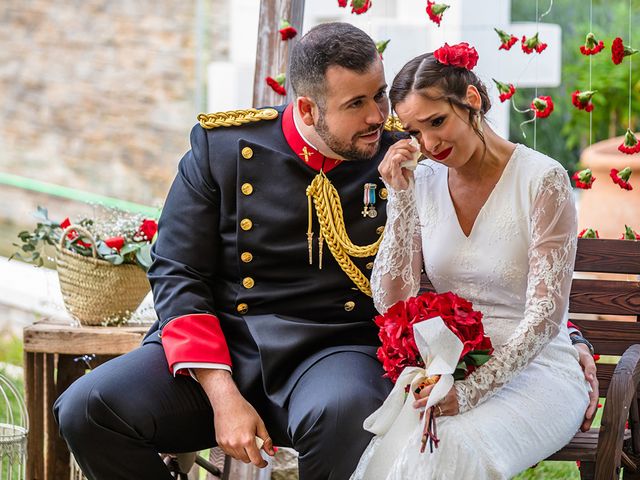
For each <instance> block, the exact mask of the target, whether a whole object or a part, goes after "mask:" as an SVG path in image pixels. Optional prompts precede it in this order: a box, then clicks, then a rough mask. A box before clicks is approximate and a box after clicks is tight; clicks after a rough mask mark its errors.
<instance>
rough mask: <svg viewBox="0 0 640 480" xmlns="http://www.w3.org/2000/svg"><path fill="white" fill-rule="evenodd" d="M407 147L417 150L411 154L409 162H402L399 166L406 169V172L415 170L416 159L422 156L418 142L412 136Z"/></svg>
mask: <svg viewBox="0 0 640 480" xmlns="http://www.w3.org/2000/svg"><path fill="white" fill-rule="evenodd" d="M409 145H413V146H414V147H415V148H416V149H417V150H416V151H415V152H414V153H413V158H412V159H411V160H407V161H406V162H402V163H401V164H400V166H401V167H402V168H406V169H407V170H415V169H416V167H417V166H418V159H419V158H420V157H421V156H422V154H421V153H420V142H418V140H417V139H416V137H414V136H413V135H412V136H411V141H410V142H409Z"/></svg>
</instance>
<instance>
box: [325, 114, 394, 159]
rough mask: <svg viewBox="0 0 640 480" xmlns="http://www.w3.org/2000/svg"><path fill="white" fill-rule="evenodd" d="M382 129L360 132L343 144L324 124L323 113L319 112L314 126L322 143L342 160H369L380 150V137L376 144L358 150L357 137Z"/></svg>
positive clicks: (378, 127) (379, 126)
mask: <svg viewBox="0 0 640 480" xmlns="http://www.w3.org/2000/svg"><path fill="white" fill-rule="evenodd" d="M381 128H382V124H381V125H378V126H377V127H375V128H370V129H369V130H365V131H362V132H358V133H356V134H355V135H354V136H353V137H352V138H351V142H350V143H349V142H345V141H343V140H340V139H339V138H338V137H336V136H335V135H334V134H333V133H331V130H330V129H329V125H328V124H327V122H326V119H325V115H324V112H322V111H320V115H319V117H318V123H317V124H316V125H315V130H316V132H317V133H318V135H320V138H322V141H323V142H324V143H325V144H326V145H327V147H329V148H330V149H331V150H332V151H334V152H335V153H337V154H338V155H340V156H341V157H342V158H344V159H346V160H356V161H358V160H360V161H364V160H371V159H372V158H373V157H374V156H375V155H376V154H377V153H378V151H379V150H380V143H381V142H382V136H380V138H379V139H378V141H377V142H375V143H372V144H371V145H370V146H369V147H367V148H358V147H357V145H356V142H357V141H358V137H360V136H361V135H363V134H367V133H373V132H375V131H377V130H380V129H381Z"/></svg>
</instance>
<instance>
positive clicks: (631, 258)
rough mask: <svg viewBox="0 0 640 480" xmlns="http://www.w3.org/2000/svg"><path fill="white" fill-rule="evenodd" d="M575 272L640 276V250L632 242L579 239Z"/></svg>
mask: <svg viewBox="0 0 640 480" xmlns="http://www.w3.org/2000/svg"><path fill="white" fill-rule="evenodd" d="M575 271H576V272H602V273H631V274H640V249H639V248H638V245H636V244H635V242H632V241H624V240H611V239H587V238H579V239H578V253H577V255H576V264H575Z"/></svg>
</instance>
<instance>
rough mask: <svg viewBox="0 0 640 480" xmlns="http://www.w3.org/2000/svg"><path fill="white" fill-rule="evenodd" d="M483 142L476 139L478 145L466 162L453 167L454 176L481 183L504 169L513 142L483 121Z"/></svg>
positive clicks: (511, 150) (513, 145)
mask: <svg viewBox="0 0 640 480" xmlns="http://www.w3.org/2000/svg"><path fill="white" fill-rule="evenodd" d="M483 133H484V144H483V143H482V141H480V139H478V147H477V148H476V150H475V151H474V152H473V154H472V155H471V158H470V159H469V161H468V162H466V163H465V164H464V165H462V166H461V167H459V168H454V169H453V170H454V171H455V176H456V177H458V178H460V179H462V180H465V181H468V182H471V183H481V182H483V181H484V180H486V179H487V178H489V179H492V178H494V177H495V176H496V174H499V173H501V172H502V170H504V167H505V166H506V165H507V163H508V162H509V158H510V157H511V154H512V153H513V150H514V149H515V144H514V143H512V142H510V141H508V140H505V139H504V138H502V137H501V136H499V135H498V134H497V133H495V132H494V131H493V130H492V129H491V128H490V127H489V126H488V125H487V123H486V122H483Z"/></svg>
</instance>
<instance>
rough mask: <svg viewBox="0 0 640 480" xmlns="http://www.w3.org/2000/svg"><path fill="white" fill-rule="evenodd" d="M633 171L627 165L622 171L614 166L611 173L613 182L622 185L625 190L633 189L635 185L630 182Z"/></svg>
mask: <svg viewBox="0 0 640 480" xmlns="http://www.w3.org/2000/svg"><path fill="white" fill-rule="evenodd" d="M632 173H633V172H632V170H631V168H629V167H625V168H623V169H622V170H620V171H618V170H617V169H615V168H612V169H611V173H610V174H609V175H610V176H611V180H613V183H616V184H618V185H620V188H622V189H624V190H633V187H632V186H631V184H630V183H629V177H631V174H632Z"/></svg>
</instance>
